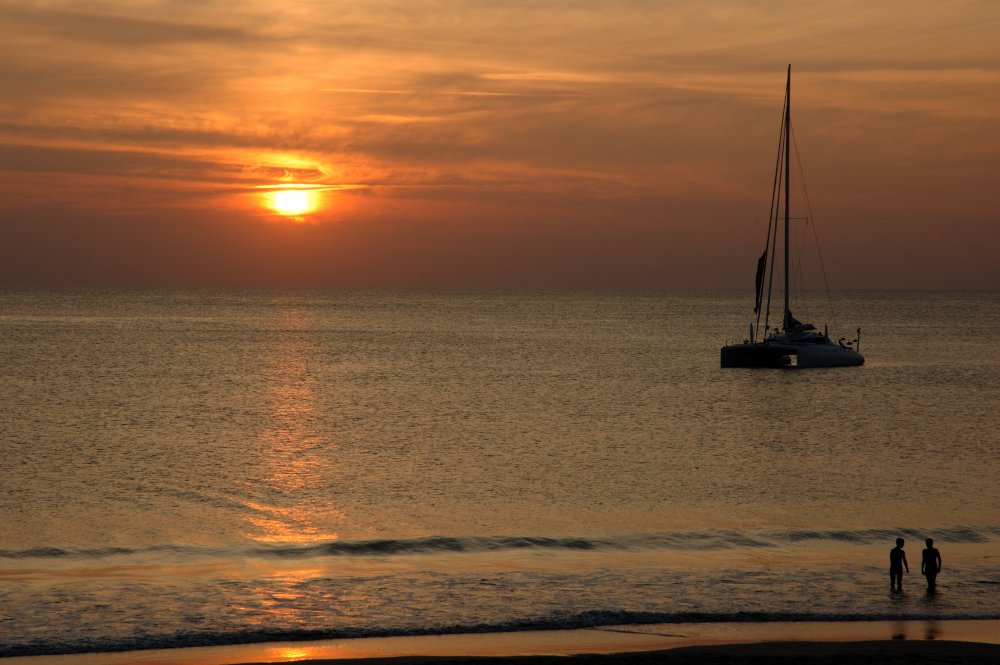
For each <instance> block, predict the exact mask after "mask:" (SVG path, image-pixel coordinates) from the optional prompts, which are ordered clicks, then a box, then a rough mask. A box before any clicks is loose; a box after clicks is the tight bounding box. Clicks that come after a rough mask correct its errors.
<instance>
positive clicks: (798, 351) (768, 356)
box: [721, 65, 865, 368]
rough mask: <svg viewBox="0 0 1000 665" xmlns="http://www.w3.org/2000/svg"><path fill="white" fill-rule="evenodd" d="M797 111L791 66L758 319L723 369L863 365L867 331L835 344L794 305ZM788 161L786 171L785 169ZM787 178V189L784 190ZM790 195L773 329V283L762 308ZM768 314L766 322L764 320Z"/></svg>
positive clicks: (726, 349)
mask: <svg viewBox="0 0 1000 665" xmlns="http://www.w3.org/2000/svg"><path fill="white" fill-rule="evenodd" d="M791 112H792V66H791V65H789V66H788V80H787V82H786V84H785V110H784V118H783V119H782V126H783V127H782V137H781V138H782V141H781V142H780V143H781V145H782V147H781V148H779V154H778V167H777V168H776V173H775V179H774V191H773V194H772V197H771V200H772V205H771V208H772V214H771V225H770V228H768V233H767V244H766V246H765V248H764V253H763V255H761V257H760V259H759V260H758V261H757V277H756V280H755V296H756V299H755V305H754V314H755V315H756V317H755V321H754V322H752V323H751V324H750V337H749V338H748V339H746V340H744V341H743V342H739V343H735V344H727V345H726V346H723V347H722V353H721V362H722V367H801V368H805V367H851V366H857V365H863V364H864V362H865V358H864V356H862V355H861V352H860V345H861V328H858V329H857V337H855V338H854V339H853V340H850V341H849V340H845V338H843V337H841V338H840V339H839V340H838V341H836V342H834V341H832V340H831V339H830V336H829V334H828V332H827V329H826V327H825V326H824V330H823V332H819V331H818V330H817V329H816V327H815V326H814V325H812V324H810V323H802V322H801V321H798V320H797V319H796V318H795V317H794V316H793V315H792V311H791V309H790V307H789V293H790V282H789V263H790V262H789V242H788V222H789V212H788V211H789V187H788V186H789V181H790V178H789V166H790V154H791V126H792V120H791ZM782 159H783V160H784V167H783V168H782V165H781V163H782ZM782 176H783V179H784V185H783V187H782ZM782 194H783V195H784V243H783V249H784V257H783V262H784V280H785V281H784V315H783V316H782V321H781V327H780V328H779V327H777V326H776V327H775V328H774V329H773V330H772V329H771V327H770V325H769V314H770V302H771V282H772V279H768V280H767V281H768V284H767V304H766V305H765V306H764V307H762V300H763V297H764V286H765V283H764V282H765V279H764V277H765V274H768V273H769V274H770V275H771V276H772V277H773V275H774V270H773V265H774V259H775V258H776V257H774V254H775V245H776V244H777V243H776V242H775V237H776V235H777V229H778V206H777V205H775V202H776V201H777V200H778V198H779V197H780V195H782ZM769 256H770V257H771V261H770V265H771V268H772V269H771V270H768V257H769ZM762 316H763V319H764V320H763V321H761V317H762Z"/></svg>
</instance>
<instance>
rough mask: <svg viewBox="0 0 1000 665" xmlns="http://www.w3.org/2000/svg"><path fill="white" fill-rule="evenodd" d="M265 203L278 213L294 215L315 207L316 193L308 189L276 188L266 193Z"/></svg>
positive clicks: (288, 215)
mask: <svg viewBox="0 0 1000 665" xmlns="http://www.w3.org/2000/svg"><path fill="white" fill-rule="evenodd" d="M267 205H268V206H270V208H271V209H272V210H274V211H275V212H276V213H278V214H279V215H284V216H286V217H295V216H297V215H304V214H306V213H309V212H312V211H313V210H315V208H316V194H315V192H313V191H312V190H309V189H278V190H275V191H273V192H271V193H269V194H268V195H267Z"/></svg>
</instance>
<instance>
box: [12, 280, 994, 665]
mask: <svg viewBox="0 0 1000 665" xmlns="http://www.w3.org/2000/svg"><path fill="white" fill-rule="evenodd" d="M747 301H748V298H747V296H746V295H745V294H726V293H711V294H699V293H691V294H676V293H675V294H670V293H664V294H661V293H649V294H616V293H577V292H551V293H531V292H380V291H348V292H318V291H317V292H266V291H262V292H245V291H171V292H158V291H72V292H39V291H23V292H19V291H8V292H0V354H2V359H3V373H2V375H0V403H2V405H3V411H2V413H0V425H2V432H3V441H2V450H0V454H2V458H0V462H2V464H0V485H2V488H3V489H2V492H0V521H2V524H3V528H2V530H0V655H4V654H6V655H12V654H23V653H41V652H54V651H81V650H89V649H121V648H139V647H150V646H152V647H155V646H168V645H180V644H213V643H229V642H245V641H253V640H268V639H280V638H288V637H320V636H327V635H362V634H407V633H421V632H430V633H434V632H448V631H473V630H485V629H507V630H516V629H523V628H537V627H541V628H556V627H565V626H577V625H599V624H609V623H623V622H663V621H679V620H685V619H686V620H691V619H695V620H704V621H713V620H733V619H734V618H735V619H737V620H738V619H743V618H746V619H764V620H766V619H787V618H827V619H829V618H833V619H851V618H872V617H894V618H895V617H914V618H916V617H934V618H962V617H991V618H1000V593H998V591H997V589H998V588H1000V587H998V585H1000V555H998V554H997V552H998V544H1000V508H998V505H1000V501H998V499H1000V492H998V490H997V487H998V485H997V482H996V478H997V477H998V476H1000V458H998V443H1000V435H998V434H997V431H998V426H1000V415H998V412H1000V408H998V407H1000V337H998V336H997V335H996V334H995V333H996V331H997V330H998V329H1000V294H996V293H854V294H848V295H847V296H844V297H842V298H839V299H837V300H836V301H835V302H834V303H833V307H834V308H835V313H836V320H833V319H830V318H828V316H827V315H828V313H829V307H826V306H823V307H821V306H820V304H823V305H825V303H803V304H801V305H800V306H799V308H797V309H796V315H797V316H798V317H799V318H804V319H805V318H806V316H805V315H806V314H810V315H811V314H812V313H813V312H815V315H814V316H810V318H808V319H807V320H811V321H813V322H815V323H817V324H819V325H822V324H823V323H824V322H827V321H830V323H831V324H834V323H835V324H836V328H835V329H831V335H832V336H839V335H849V336H851V337H853V330H854V328H855V326H856V325H862V326H863V331H862V339H861V350H862V352H863V353H864V354H865V355H866V357H867V363H866V365H865V366H864V367H861V368H843V369H831V370H733V369H729V370H722V369H720V368H719V358H718V354H719V347H720V346H721V345H722V344H723V343H725V342H726V341H731V340H733V339H736V338H737V337H739V336H740V335H741V334H742V331H743V329H744V328H745V319H746V314H747V312H746V311H745V310H746V304H747ZM897 536H902V537H904V538H906V539H907V542H908V545H907V551H908V552H909V557H910V562H911V569H915V573H917V574H914V575H913V576H912V577H911V578H910V579H909V581H908V585H909V589H908V593H907V594H905V595H891V594H889V593H888V585H887V583H886V580H885V577H886V572H887V571H886V570H885V569H886V567H887V556H888V550H889V549H890V548H891V547H892V544H893V541H894V540H895V538H896V537H897ZM927 536H932V537H934V538H935V540H936V541H937V544H938V546H939V547H940V548H941V550H942V554H943V556H944V559H945V570H944V572H943V573H942V575H941V577H940V578H939V584H940V587H941V589H940V592H939V593H938V594H937V595H935V596H927V595H926V594H924V593H923V591H922V586H923V585H922V579H920V578H919V574H918V573H919V559H920V549H921V548H922V541H923V539H924V538H925V537H927Z"/></svg>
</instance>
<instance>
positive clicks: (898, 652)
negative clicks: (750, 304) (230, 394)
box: [4, 620, 1000, 665]
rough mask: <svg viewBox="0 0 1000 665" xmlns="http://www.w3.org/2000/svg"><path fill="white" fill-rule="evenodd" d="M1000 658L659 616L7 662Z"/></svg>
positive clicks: (599, 664)
mask: <svg viewBox="0 0 1000 665" xmlns="http://www.w3.org/2000/svg"><path fill="white" fill-rule="evenodd" d="M287 662H309V663H312V665H322V664H326V665H329V664H333V665H362V664H363V665H460V664H463V663H484V662H487V663H489V664H490V665H654V664H656V663H666V664H668V665H670V664H674V663H679V664H684V663H707V664H709V665H712V664H715V663H775V662H777V663H817V664H831V663H974V664H978V663H1000V621H994V620H988V621H908V622H902V621H898V622H894V621H864V622H792V623H784V622H774V623H717V624H656V625H642V626H609V627H601V628H595V629H585V630H566V631H543V632H522V633H489V634H477V635H440V636H423V637H387V638H367V639H345V640H324V641H316V642H283V643H270V644H248V645H235V646H218V647H200V648H187V649H162V650H155V651H134V652H126V653H116V654H108V653H104V654H75V655H66V656H33V657H25V658H9V659H4V665H238V664H249V663H287Z"/></svg>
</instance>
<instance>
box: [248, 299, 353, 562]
mask: <svg viewBox="0 0 1000 665" xmlns="http://www.w3.org/2000/svg"><path fill="white" fill-rule="evenodd" d="M278 323H279V325H280V326H281V327H283V328H285V329H301V328H303V327H305V326H307V325H308V314H307V313H305V312H304V311H302V310H299V309H289V310H285V311H284V312H282V313H281V314H280V318H279V322H278ZM272 348H273V351H272V352H271V353H270V354H269V355H268V356H266V357H265V359H264V365H263V367H262V372H263V373H264V375H265V376H266V383H267V385H268V387H269V391H270V392H269V394H268V396H267V404H266V406H265V408H264V409H262V410H264V411H266V412H267V413H268V414H269V418H268V420H267V422H268V424H269V427H267V428H266V429H265V430H264V431H263V432H261V435H260V438H261V441H260V443H261V445H260V447H259V449H260V450H262V451H264V453H263V455H262V457H261V460H260V462H261V464H263V465H264V466H265V467H266V468H265V473H264V477H265V478H266V485H265V486H264V487H262V488H248V489H249V490H250V491H251V496H255V497H257V500H250V499H248V500H246V501H245V505H246V507H247V508H249V509H250V510H251V511H252V512H251V514H250V516H249V517H248V518H247V522H248V525H249V527H250V528H249V529H248V531H247V533H246V537H247V538H248V539H249V540H253V541H256V542H260V543H270V544H278V543H288V544H311V543H323V542H330V541H334V540H337V538H338V537H339V535H338V534H337V533H336V532H334V531H330V530H328V529H326V528H325V525H326V524H329V523H330V522H332V521H336V520H339V519H341V518H343V514H342V513H341V512H340V511H339V510H337V509H336V508H333V507H331V506H329V505H320V504H319V503H318V499H317V497H321V496H323V494H322V492H320V491H318V489H317V486H318V484H319V483H320V482H321V479H322V477H321V474H320V470H321V469H323V461H322V460H321V459H320V458H319V456H318V454H317V452H316V451H317V448H318V447H319V446H320V445H321V444H323V442H322V441H321V437H320V435H319V433H318V432H317V431H316V430H315V428H314V427H312V426H311V425H310V423H315V422H316V418H315V413H314V411H315V402H316V395H315V390H314V389H315V386H314V384H315V378H314V377H313V376H311V375H310V374H309V372H308V369H307V355H308V349H306V348H305V347H304V345H303V343H301V342H297V341H287V342H283V343H281V344H280V345H278V346H276V347H272ZM323 471H324V472H325V473H329V469H323Z"/></svg>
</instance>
